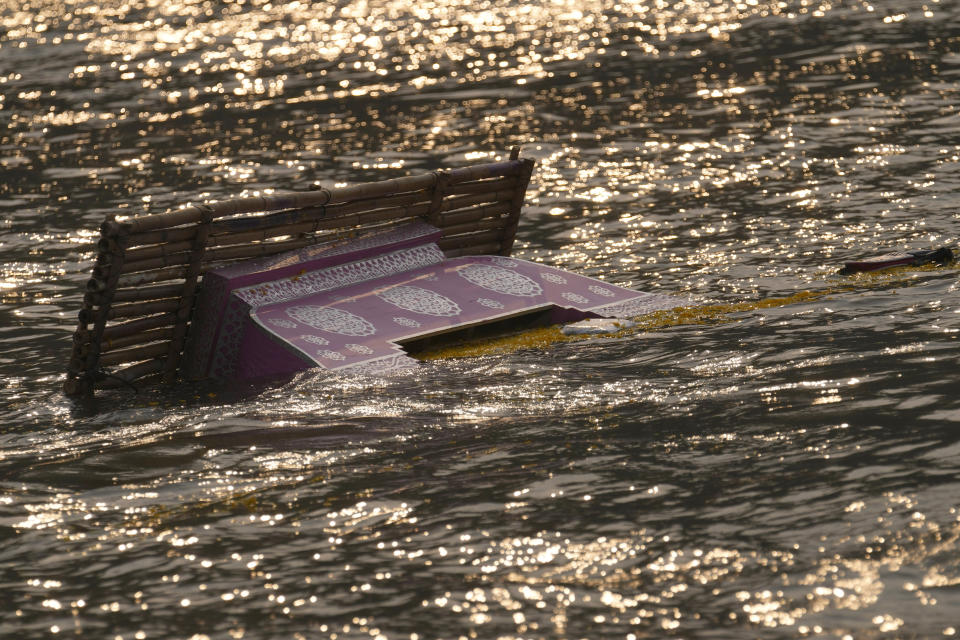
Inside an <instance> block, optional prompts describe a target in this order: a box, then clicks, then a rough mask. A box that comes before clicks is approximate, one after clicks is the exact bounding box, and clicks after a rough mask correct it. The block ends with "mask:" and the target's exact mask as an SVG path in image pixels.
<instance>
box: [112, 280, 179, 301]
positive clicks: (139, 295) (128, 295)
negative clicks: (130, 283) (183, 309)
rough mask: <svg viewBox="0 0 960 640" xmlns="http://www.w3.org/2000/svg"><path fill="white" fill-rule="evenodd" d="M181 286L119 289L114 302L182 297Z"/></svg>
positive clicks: (161, 285) (166, 285) (168, 285)
mask: <svg viewBox="0 0 960 640" xmlns="http://www.w3.org/2000/svg"><path fill="white" fill-rule="evenodd" d="M182 288H183V287H181V286H180V285H179V284H160V285H155V286H152V287H136V288H134V289H117V292H116V293H115V294H114V295H113V301H114V302H137V301H140V300H143V301H147V300H162V299H164V298H175V297H176V296H178V295H180V290H181V289H182Z"/></svg>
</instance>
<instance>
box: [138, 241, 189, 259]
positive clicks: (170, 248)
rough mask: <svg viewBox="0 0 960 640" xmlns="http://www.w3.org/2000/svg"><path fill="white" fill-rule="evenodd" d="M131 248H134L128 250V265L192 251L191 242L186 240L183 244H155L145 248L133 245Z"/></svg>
mask: <svg viewBox="0 0 960 640" xmlns="http://www.w3.org/2000/svg"><path fill="white" fill-rule="evenodd" d="M130 246H131V247H133V248H130V249H127V257H126V261H127V262H128V263H130V262H139V261H141V260H148V259H150V258H158V257H163V256H169V255H173V254H177V253H183V252H185V251H189V250H190V247H191V243H190V241H189V240H184V241H181V242H168V243H165V244H154V245H149V246H143V247H141V246H136V247H134V245H132V244H131V245H130Z"/></svg>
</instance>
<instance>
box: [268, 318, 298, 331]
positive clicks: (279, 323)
mask: <svg viewBox="0 0 960 640" xmlns="http://www.w3.org/2000/svg"><path fill="white" fill-rule="evenodd" d="M267 322H269V323H270V324H272V325H273V326H275V327H282V328H284V329H296V328H297V323H296V322H294V321H293V320H287V319H286V318H270V319H269V320H267Z"/></svg>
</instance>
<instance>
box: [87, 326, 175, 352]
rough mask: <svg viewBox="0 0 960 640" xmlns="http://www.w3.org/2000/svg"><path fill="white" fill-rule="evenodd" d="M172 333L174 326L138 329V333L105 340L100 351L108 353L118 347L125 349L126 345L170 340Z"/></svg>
mask: <svg viewBox="0 0 960 640" xmlns="http://www.w3.org/2000/svg"><path fill="white" fill-rule="evenodd" d="M172 335H173V327H161V328H159V329H147V330H145V331H138V332H137V333H133V334H131V335H128V336H120V337H116V338H113V339H112V340H104V341H103V345H102V346H101V349H100V352H101V354H106V353H109V352H111V351H115V350H117V349H124V348H126V347H133V346H137V345H141V344H149V343H151V342H160V341H164V340H169V339H170V337H171V336H172Z"/></svg>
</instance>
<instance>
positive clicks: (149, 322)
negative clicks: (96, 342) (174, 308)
mask: <svg viewBox="0 0 960 640" xmlns="http://www.w3.org/2000/svg"><path fill="white" fill-rule="evenodd" d="M176 319H177V315H176V314H175V313H161V314H160V315H156V316H151V317H149V318H140V319H138V320H130V321H128V322H122V323H120V324H115V325H111V326H109V327H107V328H106V329H104V330H103V338H102V340H103V342H106V343H108V344H109V343H110V342H111V341H113V340H116V339H117V338H125V337H127V336H132V335H135V334H137V333H140V332H143V331H147V330H148V329H158V328H160V327H170V326H172V325H173V323H174V322H176Z"/></svg>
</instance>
